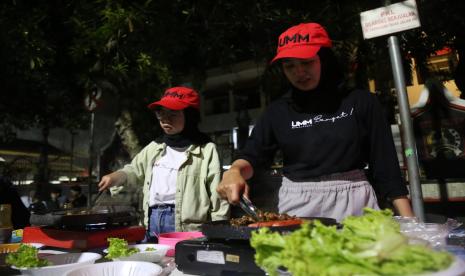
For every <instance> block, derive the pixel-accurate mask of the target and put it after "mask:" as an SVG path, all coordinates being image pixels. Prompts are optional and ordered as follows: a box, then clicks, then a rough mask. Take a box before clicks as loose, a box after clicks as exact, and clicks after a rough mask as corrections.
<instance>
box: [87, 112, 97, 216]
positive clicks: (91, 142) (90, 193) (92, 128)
mask: <svg viewBox="0 0 465 276" xmlns="http://www.w3.org/2000/svg"><path fill="white" fill-rule="evenodd" d="M94 118H95V112H93V111H91V112H90V137H89V180H88V189H87V207H89V208H90V207H91V206H90V205H91V202H92V200H91V196H92V184H93V183H92V169H93V166H94V165H93V162H92V161H93V150H94Z"/></svg>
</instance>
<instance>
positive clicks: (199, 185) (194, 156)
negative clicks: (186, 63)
mask: <svg viewBox="0 0 465 276" xmlns="http://www.w3.org/2000/svg"><path fill="white" fill-rule="evenodd" d="M148 107H149V108H150V109H151V110H153V111H154V113H155V116H156V118H157V119H158V121H159V124H160V126H161V128H162V129H163V131H164V134H163V135H162V136H161V137H158V138H157V139H155V141H153V142H151V143H150V144H149V145H147V146H146V147H145V148H144V149H142V151H141V152H140V153H138V154H137V155H136V156H135V157H134V158H133V160H132V161H131V163H130V164H128V165H126V166H125V167H124V168H123V169H121V170H119V171H116V172H113V173H111V174H108V175H105V176H103V177H102V180H101V181H100V183H99V190H101V191H102V190H105V189H107V188H108V187H111V186H117V185H125V184H136V185H142V186H143V195H144V196H143V209H144V224H145V225H146V226H147V228H148V231H147V235H148V241H155V240H156V237H157V236H158V235H159V234H160V233H165V232H174V231H193V230H199V229H200V225H201V224H202V223H205V222H208V221H212V220H225V219H228V218H229V204H228V202H227V201H226V200H222V199H220V198H219V197H218V194H217V193H216V187H217V186H218V183H219V181H220V177H221V167H220V161H219V157H218V152H217V150H216V146H215V144H213V143H212V142H211V141H210V139H209V137H208V136H207V135H205V134H203V133H201V132H200V131H199V129H198V128H197V125H198V122H199V120H200V113H199V95H198V93H197V92H196V91H195V90H193V89H191V88H188V87H173V88H170V89H168V90H166V91H165V94H164V95H163V97H162V98H161V99H160V100H159V101H156V102H153V103H151V104H150V105H149V106H148Z"/></svg>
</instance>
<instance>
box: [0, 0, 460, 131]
mask: <svg viewBox="0 0 465 276" xmlns="http://www.w3.org/2000/svg"><path fill="white" fill-rule="evenodd" d="M392 2H394V1H392ZM417 3H418V7H419V13H420V17H421V18H420V19H421V22H422V27H421V29H415V30H410V31H407V32H403V33H402V34H400V35H399V37H400V41H401V48H402V50H403V51H404V53H406V54H408V55H409V56H412V57H415V58H416V59H417V60H418V61H420V69H421V70H422V71H427V70H426V69H425V68H426V67H425V65H426V64H425V61H426V58H427V57H428V56H430V55H431V54H434V53H435V51H436V50H438V49H442V48H443V47H444V46H448V47H451V48H452V49H459V48H460V49H462V50H464V49H465V46H464V45H465V43H464V41H463V37H465V36H464V35H463V30H464V29H465V28H464V27H465V19H464V17H463V16H462V15H463V14H464V12H465V4H464V3H463V1H447V0H438V1H427V0H417ZM380 5H381V1H370V0H363V1H355V2H350V3H349V2H347V1H329V0H326V1H284V2H283V1H271V0H260V1H247V0H237V1H224V0H218V1H213V2H212V1H207V0H200V1H190V0H189V1H181V0H176V1H173V0H159V1H151V0H135V1H121V0H115V1H111V0H93V1H90V0H84V1H41V2H37V1H18V0H15V1H13V0H10V1H3V2H2V3H1V4H0V45H1V46H0V49H1V51H0V68H1V69H0V70H1V74H0V81H1V82H2V85H3V87H5V88H4V90H3V92H2V93H1V95H0V112H1V113H2V114H12V115H10V116H1V117H0V126H1V129H2V130H3V131H4V132H5V133H11V132H12V129H14V128H15V127H19V128H26V127H30V126H39V127H46V128H51V127H66V128H70V129H77V128H82V127H85V126H86V125H87V124H85V122H86V120H87V115H88V114H87V112H86V110H84V108H83V105H82V101H83V98H84V96H85V94H86V93H87V91H89V90H90V89H91V88H92V87H93V86H95V85H100V86H101V87H103V88H104V93H109V94H112V97H115V98H116V99H118V104H119V106H118V108H119V109H120V110H122V109H127V110H130V111H131V112H132V113H134V114H133V115H135V113H138V112H141V111H140V110H141V107H144V106H145V105H146V104H148V103H149V102H151V101H153V100H154V99H155V98H157V97H159V95H160V93H161V92H162V91H163V90H164V89H165V88H166V87H167V86H170V85H177V84H181V83H184V82H185V81H186V77H188V79H190V80H192V82H193V83H194V85H196V86H197V87H201V83H202V81H203V79H204V78H205V76H206V70H207V69H209V68H212V67H217V66H229V65H230V64H233V63H237V62H240V61H245V60H255V61H257V62H259V63H267V62H268V61H269V60H270V59H271V58H272V56H273V55H274V52H275V49H276V41H277V38H278V35H279V34H280V33H281V32H282V31H284V30H285V29H286V28H288V27H289V26H291V25H294V24H297V23H300V22H308V21H315V22H320V23H321V24H323V25H324V26H326V27H327V29H328V32H329V33H330V35H331V37H332V39H333V41H334V48H335V50H336V51H337V52H338V55H339V56H340V57H341V59H342V60H343V61H344V64H347V68H346V71H347V72H348V76H349V78H351V79H353V80H354V81H355V82H356V83H358V84H359V85H360V84H364V83H366V80H367V78H368V77H371V78H375V79H377V80H379V83H385V84H386V85H388V83H389V81H390V77H389V74H385V72H386V67H388V68H389V66H390V65H389V60H388V53H387V47H386V37H381V38H375V39H371V40H363V38H362V33H361V27H360V22H359V21H360V19H359V13H360V12H361V11H365V10H369V9H373V8H377V7H379V6H380ZM445 18H447V20H444V19H445ZM406 60H407V59H406ZM406 65H408V63H406ZM408 66H410V65H408ZM277 71H279V70H276V69H270V70H269V71H267V74H270V75H269V76H264V77H263V79H262V81H263V83H265V82H269V81H270V79H274V78H273V76H275V75H276V73H277ZM406 71H407V72H408V70H406ZM278 73H279V72H278ZM265 85H266V84H265ZM268 87H269V88H270V90H269V91H271V93H274V92H273V87H275V86H274V85H268ZM276 90H277V89H276ZM267 91H268V90H267ZM147 123H148V122H147ZM150 123H153V122H150ZM0 136H1V135H0Z"/></svg>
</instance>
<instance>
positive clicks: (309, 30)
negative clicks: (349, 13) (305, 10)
mask: <svg viewBox="0 0 465 276" xmlns="http://www.w3.org/2000/svg"><path fill="white" fill-rule="evenodd" d="M331 46H332V43H331V39H330V38H329V36H328V33H327V32H326V30H325V29H324V28H323V27H322V26H321V25H320V24H318V23H301V24H299V25H296V26H293V27H291V28H289V29H287V30H286V31H285V32H284V33H282V34H281V35H280V36H279V41H278V49H277V50H276V56H275V57H274V58H273V59H272V60H271V63H273V62H275V61H276V60H278V59H282V58H311V57H314V56H315V55H316V53H317V52H318V51H319V50H320V48H321V47H331Z"/></svg>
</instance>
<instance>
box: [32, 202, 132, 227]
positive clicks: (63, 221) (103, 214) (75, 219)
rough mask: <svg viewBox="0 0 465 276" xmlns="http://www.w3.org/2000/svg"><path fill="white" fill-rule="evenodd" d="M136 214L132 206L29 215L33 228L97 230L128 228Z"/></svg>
mask: <svg viewBox="0 0 465 276" xmlns="http://www.w3.org/2000/svg"><path fill="white" fill-rule="evenodd" d="M137 219H138V216H137V212H136V211H135V208H134V207H132V206H94V207H92V208H74V209H66V210H60V211H54V212H50V213H47V214H31V217H30V220H29V221H30V223H31V225H33V226H48V227H54V228H60V229H73V230H74V229H92V228H94V229H97V228H108V227H114V226H129V225H134V224H136V223H137Z"/></svg>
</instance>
